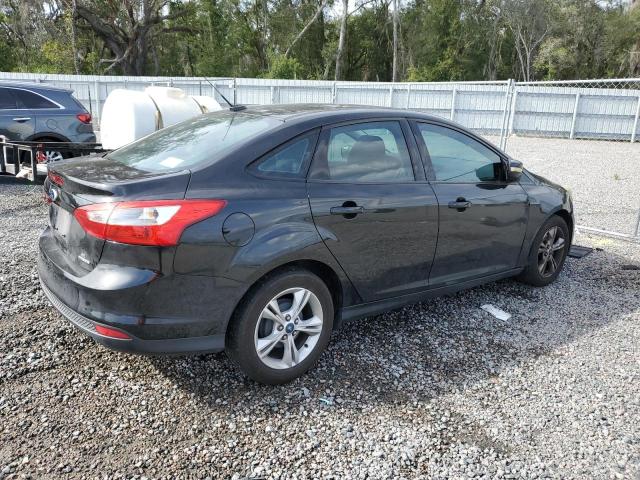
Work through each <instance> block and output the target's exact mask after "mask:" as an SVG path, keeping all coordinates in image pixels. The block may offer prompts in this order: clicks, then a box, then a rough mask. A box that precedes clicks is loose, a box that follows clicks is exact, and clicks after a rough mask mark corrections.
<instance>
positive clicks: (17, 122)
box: [0, 87, 35, 140]
mask: <svg viewBox="0 0 640 480" xmlns="http://www.w3.org/2000/svg"><path fill="white" fill-rule="evenodd" d="M34 128H35V118H33V116H32V115H31V112H30V111H29V110H25V109H23V108H21V106H20V104H19V102H18V100H17V98H16V96H15V94H14V89H12V88H7V87H0V135H3V136H5V137H7V138H8V139H9V140H25V139H26V138H28V137H29V136H31V135H33V132H34Z"/></svg>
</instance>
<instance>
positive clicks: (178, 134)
mask: <svg viewBox="0 0 640 480" xmlns="http://www.w3.org/2000/svg"><path fill="white" fill-rule="evenodd" d="M281 124H282V121H281V120H278V119H276V118H273V117H266V116H259V115H252V114H248V113H242V112H229V111H220V112H213V113H208V114H205V115H200V116H198V117H195V118H192V119H190V120H186V121H184V122H182V123H178V124H176V125H172V126H170V127H166V128H163V129H161V130H158V131H157V132H155V133H152V134H151V135H148V136H146V137H144V138H141V139H140V140H137V141H135V142H133V143H130V144H129V145H125V146H124V147H122V148H119V149H117V150H114V151H113V152H111V153H109V154H108V155H107V156H106V158H109V159H111V160H115V161H117V162H120V163H123V164H125V165H127V166H129V167H132V168H136V169H138V170H143V171H147V172H165V171H169V170H182V169H185V168H192V167H195V166H197V165H202V164H210V163H215V162H216V161H217V160H219V159H220V158H222V157H223V156H224V155H226V154H228V153H230V152H231V151H233V149H234V148H236V147H238V145H239V144H241V143H242V142H244V141H247V140H249V139H251V138H253V137H256V136H258V135H260V134H261V133H264V132H266V131H268V130H271V129H273V128H275V127H277V126H278V125H281Z"/></svg>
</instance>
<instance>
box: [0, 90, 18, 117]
mask: <svg viewBox="0 0 640 480" xmlns="http://www.w3.org/2000/svg"><path fill="white" fill-rule="evenodd" d="M0 88H2V89H5V90H7V92H8V94H9V95H10V96H11V97H12V98H13V100H14V101H15V102H16V103H15V105H16V108H0V112H13V111H15V110H18V97H16V96H15V94H14V93H13V92H10V91H9V87H5V86H3V85H0Z"/></svg>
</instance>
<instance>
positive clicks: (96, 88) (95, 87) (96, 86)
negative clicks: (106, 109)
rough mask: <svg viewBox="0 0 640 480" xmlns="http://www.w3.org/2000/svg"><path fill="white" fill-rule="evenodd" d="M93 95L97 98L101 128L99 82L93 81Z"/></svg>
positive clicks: (97, 115)
mask: <svg viewBox="0 0 640 480" xmlns="http://www.w3.org/2000/svg"><path fill="white" fill-rule="evenodd" d="M93 93H94V96H95V97H96V117H97V119H98V127H100V85H99V82H98V80H94V81H93Z"/></svg>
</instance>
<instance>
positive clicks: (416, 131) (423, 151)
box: [409, 118, 510, 185]
mask: <svg viewBox="0 0 640 480" xmlns="http://www.w3.org/2000/svg"><path fill="white" fill-rule="evenodd" d="M421 123H423V124H427V125H435V126H437V127H442V128H448V129H449V130H453V131H455V132H458V133H460V134H462V135H464V136H466V137H469V138H470V139H472V140H475V141H477V142H478V143H480V144H481V145H483V146H485V147H486V148H488V149H489V150H491V151H492V152H493V153H495V154H496V155H498V158H499V159H500V162H501V163H502V166H503V172H502V173H503V175H505V178H503V179H501V180H478V181H477V182H448V181H446V180H437V179H436V172H435V169H434V168H433V163H432V162H431V156H430V154H429V149H428V148H427V145H426V143H425V141H424V138H423V137H422V133H420V127H419V124H421ZM409 125H410V126H411V131H412V132H413V135H414V137H415V140H416V142H417V144H418V151H419V152H420V155H421V158H422V161H423V163H424V169H425V174H426V176H427V179H428V181H429V183H434V184H440V183H447V184H455V183H457V184H466V185H477V184H483V185H505V184H509V183H510V182H508V181H507V179H506V167H507V164H506V162H507V156H506V155H505V154H504V153H503V152H501V151H500V150H498V149H497V148H496V147H494V146H493V145H491V144H490V143H489V142H487V141H486V140H484V139H482V138H481V137H478V136H476V135H474V134H472V133H470V132H466V131H464V130H463V129H461V128H458V127H456V126H455V125H449V124H447V123H445V122H438V121H432V120H422V119H416V118H412V119H410V121H409Z"/></svg>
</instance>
